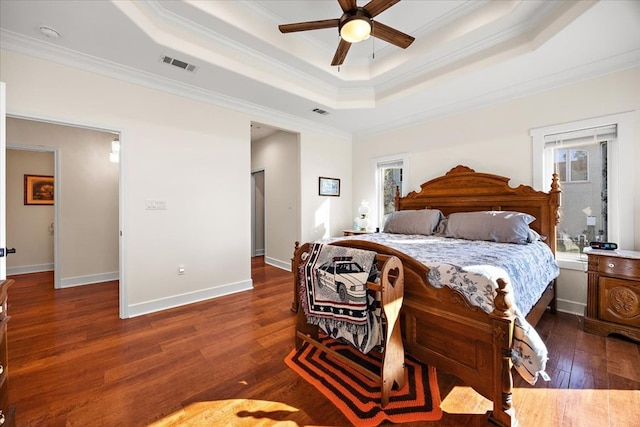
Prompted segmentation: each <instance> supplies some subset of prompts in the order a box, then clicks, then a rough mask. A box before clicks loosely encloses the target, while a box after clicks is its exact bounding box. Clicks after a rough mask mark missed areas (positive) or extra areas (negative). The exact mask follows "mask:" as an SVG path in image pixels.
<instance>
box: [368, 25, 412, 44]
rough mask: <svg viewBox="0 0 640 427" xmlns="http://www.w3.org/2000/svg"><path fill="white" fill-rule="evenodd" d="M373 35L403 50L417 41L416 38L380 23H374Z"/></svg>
mask: <svg viewBox="0 0 640 427" xmlns="http://www.w3.org/2000/svg"><path fill="white" fill-rule="evenodd" d="M371 35H372V36H373V37H377V38H379V39H380V40H384V41H386V42H388V43H391V44H393V45H396V46H398V47H401V48H403V49H406V48H408V47H409V45H410V44H411V43H413V41H414V40H415V37H412V36H410V35H409V34H405V33H403V32H401V31H398V30H396V29H395V28H391V27H388V26H386V25H384V24H381V23H379V22H378V21H373V28H372V29H371Z"/></svg>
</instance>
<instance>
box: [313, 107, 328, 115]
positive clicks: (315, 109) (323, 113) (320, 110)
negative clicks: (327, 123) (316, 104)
mask: <svg viewBox="0 0 640 427" xmlns="http://www.w3.org/2000/svg"><path fill="white" fill-rule="evenodd" d="M311 111H313V112H314V113H318V114H322V115H323V116H326V115H327V114H329V112H328V111H325V110H322V109H320V108H314V109H313V110H311Z"/></svg>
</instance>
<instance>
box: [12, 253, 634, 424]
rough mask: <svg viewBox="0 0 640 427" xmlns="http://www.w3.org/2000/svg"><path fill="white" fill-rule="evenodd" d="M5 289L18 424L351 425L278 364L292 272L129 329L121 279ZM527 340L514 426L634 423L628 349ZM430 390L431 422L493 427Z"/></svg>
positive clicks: (273, 271)
mask: <svg viewBox="0 0 640 427" xmlns="http://www.w3.org/2000/svg"><path fill="white" fill-rule="evenodd" d="M12 278H13V279H15V280H16V283H15V284H14V285H13V286H12V287H11V288H10V289H9V314H10V315H11V316H12V317H11V320H10V322H9V332H8V345H9V360H10V362H9V399H10V403H11V404H12V405H14V406H15V407H16V421H17V425H18V426H28V427H31V426H33V427H40V426H47V427H49V426H83V427H84V426H88V425H92V426H93V425H102V426H107V425H108V426H111V425H122V426H134V427H135V426H153V427H165V426H203V425H207V426H209V425H216V426H217V425H232V426H245V425H246V426H263V425H264V426H273V425H278V426H289V425H291V426H302V425H322V426H343V425H348V421H347V419H346V418H345V417H344V416H343V415H342V414H341V413H340V412H339V411H338V410H337V409H336V408H335V407H334V406H333V404H331V402H330V401H329V400H328V399H327V398H325V397H324V396H323V395H322V394H321V393H320V392H319V391H318V390H316V389H314V388H313V387H312V386H310V385H309V384H308V383H307V382H306V381H304V380H303V379H302V378H300V377H299V376H298V375H297V374H296V373H295V372H293V371H292V370H291V369H289V368H288V367H287V366H286V365H285V363H284V358H285V356H286V355H287V354H288V353H289V351H291V349H292V348H293V346H294V338H293V332H294V326H295V315H294V313H292V312H291V310H290V307H291V292H292V282H291V280H292V279H291V273H289V272H286V271H284V270H281V269H279V268H276V267H272V266H269V265H267V264H265V263H264V259H263V258H262V257H256V258H253V259H252V279H253V284H254V289H253V290H250V291H245V292H240V293H238V294H234V295H227V296H224V297H220V298H216V299H214V300H210V301H203V302H200V303H195V304H190V305H188V306H183V307H176V308H174V309H171V310H165V311H162V312H159V313H150V314H147V315H144V316H138V317H135V318H132V319H126V320H122V319H119V318H118V291H119V289H118V283H117V282H106V283H103V284H96V285H91V286H81V287H76V288H66V289H59V290H54V289H53V275H52V274H51V273H34V274H26V275H20V276H14V277H12ZM536 329H537V330H538V332H539V333H540V336H541V337H542V338H543V340H544V341H545V342H546V344H547V347H548V349H549V354H550V360H549V364H548V373H549V375H550V377H551V381H550V382H548V383H547V382H544V381H539V382H538V383H537V384H536V385H535V386H533V387H532V386H530V385H529V384H527V383H526V382H525V381H524V380H522V379H521V378H520V377H518V376H517V375H516V374H514V375H515V376H514V396H513V402H514V408H515V411H516V416H517V418H518V420H519V426H520V427H529V426H531V427H537V426H556V425H559V426H573V425H575V426H588V425H598V426H601V425H610V426H620V427H622V426H624V427H627V426H629V425H633V424H632V423H633V422H635V421H637V419H639V418H640V414H638V410H637V409H633V408H638V405H637V402H638V401H640V394H639V393H640V391H639V390H640V372H639V371H638V370H639V369H640V352H639V351H638V345H637V344H636V343H633V342H631V341H629V340H626V339H622V338H620V337H615V336H614V337H606V338H605V337H599V336H595V335H591V334H586V333H584V332H583V331H582V322H581V318H580V317H579V316H574V315H567V314H563V313H558V314H557V315H551V314H549V313H545V314H544V315H543V317H542V319H541V321H540V323H539V324H538V326H537V328H536ZM438 385H439V388H440V393H441V397H442V408H443V409H444V415H443V418H442V419H441V420H440V421H438V422H434V423H428V425H434V426H436V425H437V426H460V425H470V426H488V425H491V424H490V423H489V422H488V420H487V416H486V412H487V411H488V410H489V409H490V408H491V404H490V402H489V401H487V400H486V399H484V398H483V397H481V396H480V395H478V394H477V393H475V392H474V391H473V390H471V389H469V388H468V387H466V386H465V385H464V384H462V383H461V382H460V381H459V380H458V379H457V378H455V377H453V376H451V375H447V374H446V373H444V372H439V373H438ZM630 408H632V409H630ZM597 423H601V424H597ZM424 425H425V423H412V424H406V426H407V427H412V426H424Z"/></svg>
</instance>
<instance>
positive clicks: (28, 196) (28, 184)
mask: <svg viewBox="0 0 640 427" xmlns="http://www.w3.org/2000/svg"><path fill="white" fill-rule="evenodd" d="M24 204H25V205H53V177H52V176H48V175H25V176H24Z"/></svg>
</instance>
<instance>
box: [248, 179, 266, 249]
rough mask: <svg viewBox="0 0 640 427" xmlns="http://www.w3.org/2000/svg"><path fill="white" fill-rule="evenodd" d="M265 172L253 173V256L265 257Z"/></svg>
mask: <svg viewBox="0 0 640 427" xmlns="http://www.w3.org/2000/svg"><path fill="white" fill-rule="evenodd" d="M264 196H265V195H264V170H259V171H254V172H251V256H252V257H256V256H263V255H264V248H265V224H266V220H265V209H264Z"/></svg>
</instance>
